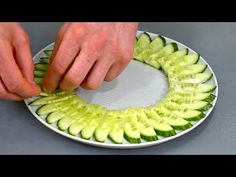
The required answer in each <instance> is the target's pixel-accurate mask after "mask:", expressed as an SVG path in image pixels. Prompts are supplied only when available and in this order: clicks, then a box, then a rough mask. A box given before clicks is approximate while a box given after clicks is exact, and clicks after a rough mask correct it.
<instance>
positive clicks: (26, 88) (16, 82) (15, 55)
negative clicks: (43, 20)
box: [0, 23, 40, 100]
mask: <svg viewBox="0 0 236 177" xmlns="http://www.w3.org/2000/svg"><path fill="white" fill-rule="evenodd" d="M33 70H34V65H33V61H32V56H31V51H30V45H29V37H28V35H27V33H26V32H25V31H24V30H23V28H22V27H21V26H20V24H19V23H0V99H9V100H22V99H24V98H28V97H31V96H34V95H37V94H39V93H40V88H39V87H38V86H37V85H36V84H35V83H34V75H33Z"/></svg>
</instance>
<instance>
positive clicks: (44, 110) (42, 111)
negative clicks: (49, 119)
mask: <svg viewBox="0 0 236 177" xmlns="http://www.w3.org/2000/svg"><path fill="white" fill-rule="evenodd" d="M73 103H74V101H73V100H72V99H68V100H65V101H61V102H58V103H51V104H47V105H43V106H41V107H40V108H39V109H37V111H36V113H37V114H38V115H40V116H42V115H47V114H49V113H51V112H54V111H57V110H60V109H62V108H63V107H66V106H70V105H71V104H73Z"/></svg>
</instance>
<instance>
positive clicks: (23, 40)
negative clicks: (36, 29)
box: [15, 32, 30, 46]
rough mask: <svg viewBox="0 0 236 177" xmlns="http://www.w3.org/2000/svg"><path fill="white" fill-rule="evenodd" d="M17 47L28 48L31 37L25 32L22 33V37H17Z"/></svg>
mask: <svg viewBox="0 0 236 177" xmlns="http://www.w3.org/2000/svg"><path fill="white" fill-rule="evenodd" d="M15 39H16V40H15V45H17V46H26V45H29V43H30V42H29V41H30V40H29V36H28V34H27V33H25V32H21V35H17V38H15Z"/></svg>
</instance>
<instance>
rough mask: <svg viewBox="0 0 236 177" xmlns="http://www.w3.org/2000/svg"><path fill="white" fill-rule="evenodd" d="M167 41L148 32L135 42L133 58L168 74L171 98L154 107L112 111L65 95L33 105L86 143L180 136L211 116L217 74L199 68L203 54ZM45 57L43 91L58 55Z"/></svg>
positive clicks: (38, 68)
mask: <svg viewBox="0 0 236 177" xmlns="http://www.w3.org/2000/svg"><path fill="white" fill-rule="evenodd" d="M166 41H167V40H166V39H165V38H164V37H163V36H161V35H159V36H156V37H155V38H153V39H152V38H151V37H150V35H149V34H148V33H146V32H144V33H142V34H141V35H139V37H137V38H136V42H135V49H134V55H133V58H134V59H135V60H138V61H140V62H143V63H146V64H148V65H150V66H152V67H154V68H157V69H162V70H163V72H164V73H165V74H166V76H167V78H168V81H169V90H168V93H167V94H166V96H165V97H164V98H163V100H161V101H160V102H158V103H156V104H154V105H151V106H147V107H130V108H128V109H125V110H109V109H107V108H105V107H103V106H101V105H94V104H91V103H88V102H87V101H85V100H83V99H82V98H81V97H80V96H78V95H76V94H75V93H74V92H70V93H67V92H63V91H60V90H57V91H56V92H55V93H51V94H48V93H43V92H42V93H41V94H40V96H38V97H37V98H36V99H34V100H33V101H32V102H30V103H29V104H30V106H32V107H34V108H35V110H36V113H37V114H38V115H39V116H41V117H42V118H43V119H44V120H45V121H46V122H47V123H48V124H54V125H55V126H57V127H58V129H59V130H61V131H64V132H66V133H68V134H70V135H72V136H78V137H80V138H83V139H86V140H95V141H97V142H101V143H106V142H108V141H112V142H113V143H115V144H122V143H131V144H134V143H143V142H148V141H158V140H159V139H163V138H166V137H170V136H175V135H176V134H178V132H180V131H184V130H186V129H189V128H190V127H192V126H193V124H194V123H195V122H196V121H199V120H201V119H203V118H204V117H205V116H206V113H207V111H208V110H209V109H210V108H211V107H212V102H213V100H214V99H215V97H216V96H215V95H214V94H213V93H212V91H214V89H216V86H215V85H211V84H209V83H207V81H209V80H210V79H211V78H212V76H213V73H209V72H206V69H207V67H208V66H207V65H206V64H202V63H198V61H199V59H200V55H199V54H198V53H195V54H189V50H188V49H187V48H185V49H181V50H179V47H178V45H177V44H176V43H174V42H172V43H167V42H166ZM44 54H45V57H41V58H40V59H39V62H38V63H36V64H35V71H34V76H35V81H36V83H37V84H38V85H42V81H43V78H44V76H45V75H46V73H47V70H48V68H49V64H50V57H51V55H52V50H45V51H44Z"/></svg>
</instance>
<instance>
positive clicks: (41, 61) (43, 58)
mask: <svg viewBox="0 0 236 177" xmlns="http://www.w3.org/2000/svg"><path fill="white" fill-rule="evenodd" d="M39 61H40V63H45V64H49V63H50V60H49V57H42V58H40V60H39Z"/></svg>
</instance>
